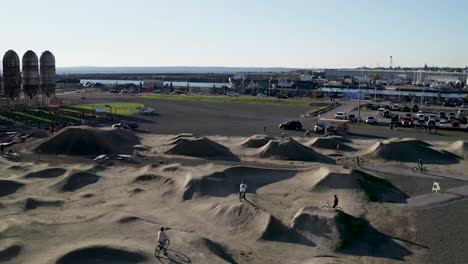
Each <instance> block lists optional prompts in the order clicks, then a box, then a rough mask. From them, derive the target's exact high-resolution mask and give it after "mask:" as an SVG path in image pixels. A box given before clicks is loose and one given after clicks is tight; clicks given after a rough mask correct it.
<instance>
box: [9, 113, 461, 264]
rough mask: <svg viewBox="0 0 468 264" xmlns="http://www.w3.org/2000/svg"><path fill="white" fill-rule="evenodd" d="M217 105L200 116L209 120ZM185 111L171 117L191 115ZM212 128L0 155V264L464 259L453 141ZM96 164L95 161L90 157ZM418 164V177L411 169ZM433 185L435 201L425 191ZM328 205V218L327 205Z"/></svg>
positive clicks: (79, 139)
mask: <svg viewBox="0 0 468 264" xmlns="http://www.w3.org/2000/svg"><path fill="white" fill-rule="evenodd" d="M176 106H177V104H176V105H175V106H172V107H174V108H172V109H171V111H177V107H176ZM195 106H197V107H200V105H199V104H197V105H193V106H189V108H190V107H194V108H193V109H195ZM168 107H169V106H168ZM210 107H213V109H211V111H209V110H207V109H209V108H210ZM217 107H219V106H218V105H217V104H215V105H214V106H212V105H209V104H207V105H206V106H205V110H202V111H207V113H208V112H209V113H210V114H207V116H210V118H214V116H216V114H215V113H216V112H217V111H218V108H217ZM262 107H263V106H261V107H260V108H262ZM269 107H270V108H271V106H269ZM189 108H184V109H182V110H180V111H184V112H181V113H180V114H175V115H174V116H173V118H176V117H181V118H182V117H183V116H185V115H190V114H191V115H195V114H194V113H188V112H185V111H187V109H189ZM281 110H283V109H281ZM302 110H303V109H296V111H298V112H300V111H302ZM166 111H168V112H166ZM171 111H169V110H162V111H161V116H160V118H163V116H165V115H170V113H171ZM245 111H247V110H245ZM262 111H267V108H264V110H259V111H258V112H259V113H262ZM269 111H279V110H278V109H275V110H269ZM213 112H214V113H213ZM279 112H281V111H279ZM236 115H239V122H241V120H242V119H241V117H240V114H239V113H236ZM263 115H266V113H263ZM288 115H294V113H291V112H289V113H286V114H285V115H284V116H283V117H284V118H286V117H288ZM138 118H139V117H138ZM156 118H158V117H156ZM164 118H165V120H171V118H170V116H165V117H164ZM219 118H221V119H223V118H222V114H220V117H219ZM249 118H253V117H247V118H246V120H249ZM275 118H277V117H276V116H275ZM183 120H185V119H183ZM262 120H263V119H262ZM273 120H274V119H273V118H272V119H271V120H270V122H273ZM168 122H169V121H168ZM171 122H175V121H171ZM170 124H171V123H170ZM202 124H203V122H202ZM214 126H215V124H212V123H209V124H207V125H206V127H205V128H203V129H207V130H206V131H207V133H206V134H208V135H209V136H207V135H204V134H205V133H201V132H197V133H195V134H190V133H194V132H196V131H193V130H191V129H188V130H187V131H185V130H183V127H184V126H183V125H182V124H179V127H177V128H170V129H169V128H168V131H169V130H171V131H172V130H177V131H179V133H163V131H165V130H163V129H162V130H161V131H159V133H157V134H155V133H133V132H128V131H120V130H113V129H108V128H104V129H103V128H90V127H73V128H68V129H64V130H62V131H60V132H59V133H57V134H55V135H53V136H49V137H45V138H44V137H41V138H38V137H37V138H34V137H31V138H29V139H28V140H26V142H24V143H21V144H17V145H15V148H14V149H15V151H16V152H18V153H20V155H21V160H22V161H12V160H8V159H7V158H0V165H1V166H0V172H1V173H0V219H2V221H0V262H5V263H58V264H67V263H400V262H402V261H406V262H409V263H464V260H466V254H465V252H464V251H463V248H462V245H463V243H464V241H466V232H464V230H465V229H466V228H464V226H465V224H466V220H467V218H466V195H467V186H468V183H467V181H468V174H467V173H466V170H467V169H468V163H467V161H466V159H465V158H464V157H465V155H466V148H465V143H457V144H454V142H455V141H456V140H457V139H453V140H448V141H444V140H439V141H437V142H425V141H420V140H417V139H408V138H393V139H390V138H388V139H387V138H385V139H381V138H380V137H383V136H379V137H373V138H364V137H352V136H349V137H346V138H343V137H339V136H334V137H320V138H303V137H302V136H300V135H298V136H294V135H295V134H291V135H292V136H294V137H292V138H290V137H286V138H284V139H281V138H279V137H278V136H275V135H274V134H275V133H269V134H267V135H265V134H263V133H261V132H255V133H251V134H249V135H241V134H244V133H246V132H245V131H242V132H241V133H239V134H238V133H234V132H229V131H234V128H231V129H232V130H228V129H227V132H226V133H223V129H221V130H218V129H217V128H213V127H214ZM186 127H192V128H193V127H195V124H190V125H187V124H186ZM210 128H212V129H213V130H208V129H210ZM250 129H251V130H247V131H253V130H254V129H252V127H251V128H250ZM182 132H185V134H180V133H182ZM96 139H100V140H96ZM104 139H105V140H104ZM337 142H338V143H340V144H343V148H341V149H340V150H337V148H336V146H335V144H336V143H337ZM61 146H63V147H61ZM334 146H335V147H334ZM83 149H86V150H87V151H84V150H83ZM100 154H106V157H101V159H97V160H96V159H95V158H96V157H97V156H98V155H100ZM118 154H125V155H124V156H118ZM419 154H421V156H422V157H423V159H424V161H427V162H426V163H427V168H428V173H427V174H421V173H417V172H413V170H412V168H413V167H414V166H416V163H415V162H416V161H417V157H419V156H420V155H419ZM126 155H130V156H131V157H130V158H128V156H126ZM356 156H358V157H360V158H361V161H362V164H361V166H356V164H355V162H354V159H355V157H356ZM241 181H244V182H245V183H246V184H247V185H248V188H247V195H246V196H247V197H246V198H247V199H246V200H245V201H239V184H240V183H241ZM434 181H439V182H440V183H441V186H442V192H441V193H432V192H431V188H432V183H433V182H434ZM334 195H337V197H338V198H339V204H338V207H339V209H332V208H329V207H328V206H327V203H328V204H332V203H333V196H334ZM454 197H455V198H454ZM161 226H164V227H169V228H170V230H168V231H167V235H168V237H169V238H170V241H171V243H170V246H169V250H168V253H169V255H168V256H162V255H161V256H157V257H156V256H154V248H155V241H156V234H157V230H158V229H159V228H160V227H161ZM444 260H448V261H445V262H444Z"/></svg>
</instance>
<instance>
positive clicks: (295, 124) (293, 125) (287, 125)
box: [279, 120, 302, 130]
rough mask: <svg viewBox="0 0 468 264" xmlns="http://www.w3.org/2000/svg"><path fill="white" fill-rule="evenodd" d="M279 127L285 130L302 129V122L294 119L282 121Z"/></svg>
mask: <svg viewBox="0 0 468 264" xmlns="http://www.w3.org/2000/svg"><path fill="white" fill-rule="evenodd" d="M279 128H280V129H283V130H301V129H302V123H301V121H297V120H292V121H288V122H284V123H281V124H280V125H279Z"/></svg>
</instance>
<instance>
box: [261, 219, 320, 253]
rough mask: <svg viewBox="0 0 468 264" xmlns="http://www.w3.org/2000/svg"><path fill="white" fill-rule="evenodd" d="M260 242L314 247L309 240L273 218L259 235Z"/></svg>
mask: <svg viewBox="0 0 468 264" xmlns="http://www.w3.org/2000/svg"><path fill="white" fill-rule="evenodd" d="M260 240H268V241H277V242H283V243H297V244H302V245H306V246H315V243H314V242H312V241H311V240H310V239H308V238H307V237H305V236H303V235H302V234H300V233H299V232H297V231H296V230H295V229H294V228H290V227H288V226H286V225H284V224H283V223H281V221H279V220H278V219H276V218H275V217H273V216H270V217H269V219H268V222H267V224H266V225H265V229H264V230H263V232H262V234H261V235H260Z"/></svg>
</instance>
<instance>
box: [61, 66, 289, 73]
mask: <svg viewBox="0 0 468 264" xmlns="http://www.w3.org/2000/svg"><path fill="white" fill-rule="evenodd" d="M291 70H294V69H291V68H255V67H183V66H181V67H178V66H177V67H59V68H57V73H58V74H67V73H69V74H87V73H146V74H147V73H159V74H160V73H244V72H256V73H258V72H289V71H291Z"/></svg>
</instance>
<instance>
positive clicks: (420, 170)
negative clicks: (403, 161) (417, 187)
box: [413, 166, 427, 174]
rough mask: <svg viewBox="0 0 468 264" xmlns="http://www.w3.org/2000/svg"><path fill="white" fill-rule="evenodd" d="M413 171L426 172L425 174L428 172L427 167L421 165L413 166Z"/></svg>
mask: <svg viewBox="0 0 468 264" xmlns="http://www.w3.org/2000/svg"><path fill="white" fill-rule="evenodd" d="M413 172H414V173H418V172H419V173H424V174H425V173H427V169H426V168H425V167H422V168H421V167H419V166H416V167H414V168H413Z"/></svg>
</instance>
